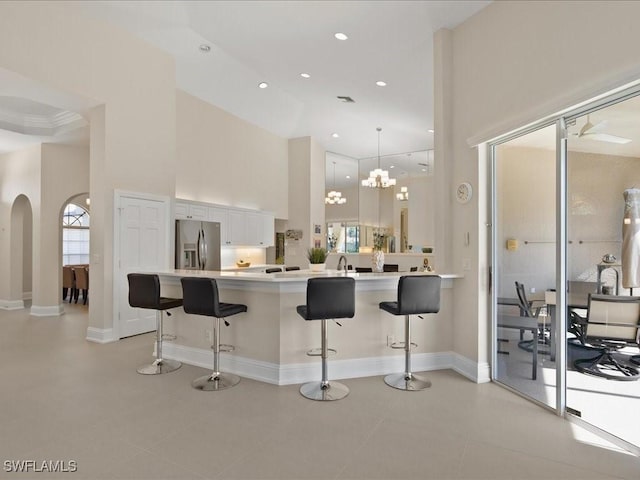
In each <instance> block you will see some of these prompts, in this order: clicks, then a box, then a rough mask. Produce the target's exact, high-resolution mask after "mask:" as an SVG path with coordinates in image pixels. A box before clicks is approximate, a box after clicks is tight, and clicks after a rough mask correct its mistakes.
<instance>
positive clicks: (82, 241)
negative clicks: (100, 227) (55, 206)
mask: <svg viewBox="0 0 640 480" xmlns="http://www.w3.org/2000/svg"><path fill="white" fill-rule="evenodd" d="M89 214H90V199H89V194H88V193H86V192H85V193H80V194H77V195H74V196H72V197H69V198H68V199H67V200H66V201H65V202H64V204H63V205H62V209H61V211H60V219H61V220H60V262H59V278H60V279H61V285H62V300H63V302H64V301H65V300H67V298H68V300H69V303H71V301H75V302H76V303H77V301H78V293H77V290H75V284H74V287H71V285H69V284H68V283H69V280H68V279H67V281H65V276H64V267H65V266H72V267H75V266H78V265H86V267H87V268H88V265H89V258H90V257H89V254H90V251H89ZM74 293H75V297H74ZM86 294H87V292H84V298H83V300H85V299H86ZM83 303H86V302H83Z"/></svg>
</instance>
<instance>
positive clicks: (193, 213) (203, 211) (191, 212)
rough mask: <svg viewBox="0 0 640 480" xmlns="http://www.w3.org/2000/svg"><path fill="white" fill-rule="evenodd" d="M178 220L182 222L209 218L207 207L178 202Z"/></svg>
mask: <svg viewBox="0 0 640 480" xmlns="http://www.w3.org/2000/svg"><path fill="white" fill-rule="evenodd" d="M175 212H176V218H177V219H180V220H203V221H206V220H207V219H208V218H207V216H208V213H207V207H205V206H204V205H198V204H195V203H188V202H176V210H175Z"/></svg>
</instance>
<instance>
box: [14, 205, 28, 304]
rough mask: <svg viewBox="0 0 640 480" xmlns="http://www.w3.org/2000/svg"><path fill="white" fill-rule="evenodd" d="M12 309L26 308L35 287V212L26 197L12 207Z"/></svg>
mask: <svg viewBox="0 0 640 480" xmlns="http://www.w3.org/2000/svg"><path fill="white" fill-rule="evenodd" d="M10 242H11V249H10V250H11V252H12V255H11V257H10V265H9V272H10V273H9V275H10V297H11V298H10V302H11V306H10V308H24V301H25V300H31V296H32V285H33V210H32V208H31V202H30V201H29V199H28V198H27V196H26V195H22V194H21V195H18V196H17V197H16V199H15V200H14V202H13V205H12V207H11V240H10Z"/></svg>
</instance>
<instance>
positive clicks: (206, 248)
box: [175, 220, 220, 270]
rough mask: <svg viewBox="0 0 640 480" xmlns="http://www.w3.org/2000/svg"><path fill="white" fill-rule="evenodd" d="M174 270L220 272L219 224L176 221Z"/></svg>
mask: <svg viewBox="0 0 640 480" xmlns="http://www.w3.org/2000/svg"><path fill="white" fill-rule="evenodd" d="M175 260H176V262H175V265H176V268H179V269H186V270H220V223H218V222H201V221H198V220H176V257H175Z"/></svg>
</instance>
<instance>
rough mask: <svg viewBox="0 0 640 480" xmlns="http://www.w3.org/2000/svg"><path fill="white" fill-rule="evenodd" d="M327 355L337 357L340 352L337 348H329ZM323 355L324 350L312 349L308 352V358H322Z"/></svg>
mask: <svg viewBox="0 0 640 480" xmlns="http://www.w3.org/2000/svg"><path fill="white" fill-rule="evenodd" d="M327 353H328V354H329V355H335V354H337V353H338V351H337V350H336V349H335V348H327ZM321 355H322V348H312V349H311V350H308V351H307V356H309V357H320V356H321Z"/></svg>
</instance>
